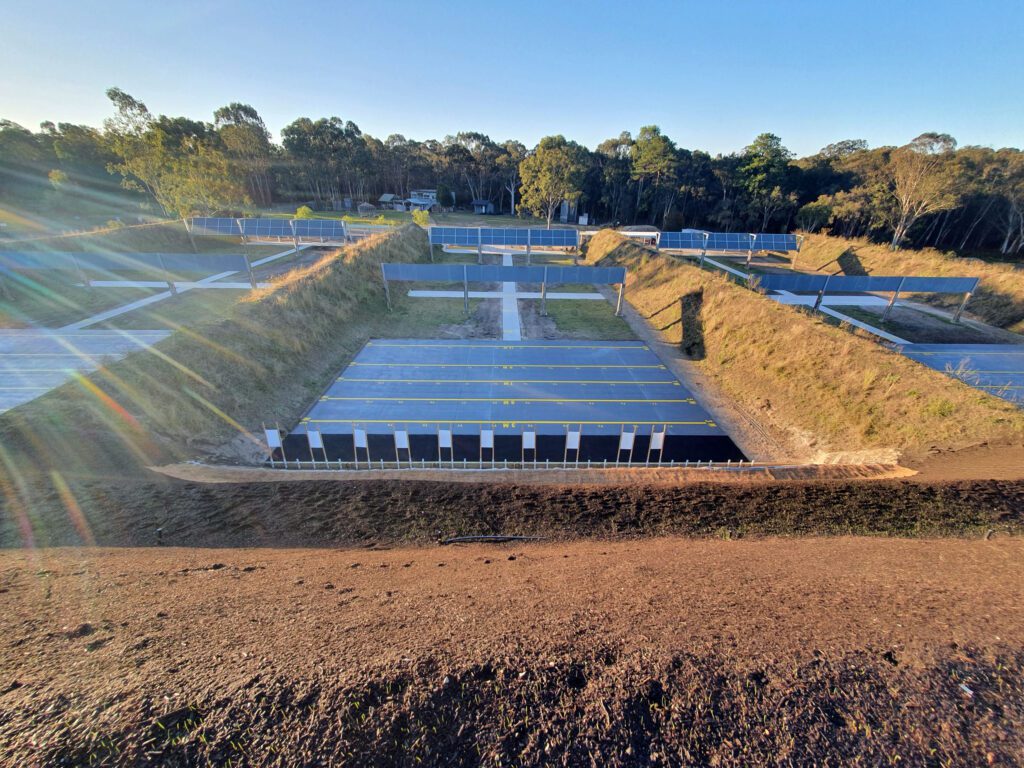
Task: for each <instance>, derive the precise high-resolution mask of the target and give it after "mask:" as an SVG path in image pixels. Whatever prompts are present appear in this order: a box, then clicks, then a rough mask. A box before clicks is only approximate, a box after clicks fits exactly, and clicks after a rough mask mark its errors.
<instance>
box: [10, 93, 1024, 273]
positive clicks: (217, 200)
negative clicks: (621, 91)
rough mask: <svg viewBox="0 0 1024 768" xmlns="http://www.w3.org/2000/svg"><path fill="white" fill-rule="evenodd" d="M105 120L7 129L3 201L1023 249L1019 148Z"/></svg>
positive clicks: (228, 112) (947, 140)
mask: <svg viewBox="0 0 1024 768" xmlns="http://www.w3.org/2000/svg"><path fill="white" fill-rule="evenodd" d="M107 96H108V98H109V99H110V101H111V105H112V108H113V114H112V116H111V117H110V118H109V119H107V120H106V121H104V124H103V126H102V128H99V129H98V128H93V127H89V126H84V125H73V124H68V123H59V124H54V123H43V124H42V126H41V127H40V130H39V131H31V130H28V129H26V128H24V127H22V126H19V125H16V124H14V123H12V122H10V121H7V120H3V121H0V204H3V205H4V206H7V207H10V208H13V209H15V210H16V209H18V208H23V209H25V210H26V211H40V212H51V213H55V214H56V213H60V212H74V211H75V210H76V206H92V207H93V208H95V207H98V206H103V205H104V204H106V205H111V204H112V203H114V202H122V203H123V201H124V197H125V195H129V196H131V197H133V198H134V199H133V202H137V203H138V204H140V205H141V206H142V207H143V208H148V209H150V210H152V211H154V212H157V213H161V214H164V215H169V216H187V215H191V214H214V213H228V212H230V213H243V212H247V211H252V210H259V209H263V208H266V207H267V206H269V205H271V204H273V203H282V202H284V203H287V202H306V201H313V202H314V203H315V205H316V206H318V207H323V208H327V207H331V206H332V205H333V204H335V203H336V202H337V201H341V200H344V199H348V200H351V201H355V202H359V201H368V202H371V203H373V202H376V201H377V200H378V199H379V197H380V195H382V194H384V193H392V194H395V195H398V196H400V197H403V198H404V197H408V196H409V195H410V193H411V192H412V191H413V190H416V189H424V188H429V189H436V190H437V191H438V200H439V203H440V205H441V206H442V207H444V208H462V207H467V206H469V205H470V204H471V203H472V202H473V201H481V200H483V201H489V202H490V203H492V204H493V205H494V206H495V209H496V210H497V211H498V212H501V213H508V214H512V215H514V214H517V213H531V214H533V215H537V216H541V217H543V218H545V219H546V220H547V221H548V222H549V223H550V222H551V221H552V220H553V219H554V218H555V217H556V216H557V213H558V210H559V208H560V207H561V205H562V202H563V201H569V202H571V203H574V204H575V206H576V208H577V210H578V211H579V212H580V213H587V214H589V216H590V220H591V222H592V223H602V224H612V225H618V226H623V225H636V224H648V225H654V226H657V227H660V228H663V229H667V230H678V229H681V228H686V227H693V228H697V229H714V230H720V231H768V232H770V231H790V230H792V229H796V228H799V229H802V230H804V231H810V232H822V231H824V232H829V233H832V234H838V235H844V236H849V237H857V236H864V237H868V238H872V239H875V240H885V241H888V242H889V243H890V244H891V245H892V247H893V248H899V247H902V246H904V245H913V246H918V247H920V246H926V245H930V246H935V247H938V248H945V249H956V250H961V251H981V250H989V251H999V252H1000V253H1002V254H1006V255H1015V254H1020V253H1021V251H1022V250H1024V153H1022V152H1021V151H1020V150H1019V149H1013V148H1006V149H999V150H993V149H989V148H985V147H976V146H965V147H958V146H957V143H956V141H955V140H954V139H953V138H952V137H951V136H949V135H947V134H940V133H926V134H922V135H921V136H919V137H917V138H916V139H914V140H913V141H911V142H910V143H908V144H906V145H904V146H899V147H892V146H887V147H876V148H871V147H868V145H867V143H866V142H864V141H861V140H847V141H840V142H837V143H834V144H829V145H828V146H826V147H825V148H823V149H822V150H821V151H819V152H818V153H816V154H814V155H811V156H809V157H802V158H797V157H795V156H794V155H793V153H792V152H790V151H789V150H788V149H787V148H786V147H785V146H784V145H783V143H782V140H781V139H780V138H779V137H777V136H775V135H773V134H770V133H763V134H761V135H759V136H757V137H756V138H755V139H754V140H753V141H752V142H751V144H750V145H749V146H747V147H746V148H744V149H743V151H742V152H738V153H732V154H728V155H715V156H712V155H711V154H709V153H707V152H704V151H702V150H699V149H686V148H683V147H680V146H678V145H677V144H676V143H675V142H674V141H673V140H672V139H671V138H670V137H668V136H666V135H665V134H663V133H662V132H661V130H660V129H659V128H658V127H657V126H645V127H643V128H641V129H640V130H639V132H637V134H636V135H633V134H631V133H629V132H623V133H621V134H619V135H618V136H616V137H613V138H610V139H607V140H606V141H603V142H601V143H600V144H599V145H598V146H597V147H596V148H594V149H589V148H587V147H584V146H582V145H580V144H578V143H576V142H574V141H571V140H569V139H566V138H565V137H563V136H548V137H545V138H544V139H542V140H541V141H540V142H539V143H538V144H537V146H536V147H533V148H527V147H526V146H525V145H524V144H523V143H522V142H519V141H516V140H514V139H510V140H507V141H503V142H498V141H494V140H492V139H491V138H490V137H489V136H486V135H484V134H482V133H478V132H461V133H458V134H455V135H454V136H446V137H445V138H444V139H441V140H436V139H428V140H426V141H414V140H411V139H407V138H405V137H404V136H402V135H400V134H392V135H391V136H388V137H387V138H385V139H380V138H377V137H374V136H371V135H369V134H367V133H364V132H362V131H361V130H360V129H359V126H358V125H356V124H355V123H353V122H352V121H344V120H341V119H340V118H337V117H330V118H319V119H316V120H314V119H311V118H307V117H301V118H299V119H297V120H295V121H294V122H292V123H290V124H289V125H287V126H285V127H284V129H283V130H282V131H281V142H280V144H277V143H275V142H273V141H272V140H271V135H270V133H269V131H268V130H267V128H266V125H265V124H264V122H263V120H262V118H261V117H260V116H259V114H258V112H257V111H256V110H255V109H253V108H252V107H251V106H249V105H247V104H240V103H232V104H229V105H227V106H225V107H222V108H221V109H218V110H217V111H216V112H215V113H214V114H213V120H212V122H205V121H197V120H193V119H190V118H187V117H169V116H167V115H154V114H152V113H151V112H150V111H149V109H148V108H147V107H146V105H145V104H144V103H143V102H141V101H139V100H138V99H135V98H134V97H132V96H131V95H129V94H127V93H125V92H124V91H122V90H120V89H117V88H111V89H110V90H109V91H107Z"/></svg>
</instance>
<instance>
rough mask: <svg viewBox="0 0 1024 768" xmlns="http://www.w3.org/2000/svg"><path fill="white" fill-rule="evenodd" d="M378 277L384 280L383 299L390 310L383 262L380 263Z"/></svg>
mask: <svg viewBox="0 0 1024 768" xmlns="http://www.w3.org/2000/svg"><path fill="white" fill-rule="evenodd" d="M380 277H381V280H383V281H384V300H385V301H386V302H387V304H388V312H390V311H391V291H390V290H388V277H387V275H386V274H385V273H384V262H383V261H382V262H381V263H380Z"/></svg>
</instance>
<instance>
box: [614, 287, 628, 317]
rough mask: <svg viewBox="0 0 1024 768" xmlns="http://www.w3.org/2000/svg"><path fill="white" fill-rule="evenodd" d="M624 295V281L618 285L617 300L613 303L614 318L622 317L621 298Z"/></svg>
mask: <svg viewBox="0 0 1024 768" xmlns="http://www.w3.org/2000/svg"><path fill="white" fill-rule="evenodd" d="M625 293H626V281H625V280H623V281H622V282H621V283H619V299H618V301H616V302H615V316H616V317H622V297H623V296H624V295H625Z"/></svg>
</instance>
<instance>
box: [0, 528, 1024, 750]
mask: <svg viewBox="0 0 1024 768" xmlns="http://www.w3.org/2000/svg"><path fill="white" fill-rule="evenodd" d="M1022 547H1024V542H1021V541H1020V540H1014V539H1001V540H996V541H974V542H964V541H927V542H913V541H891V540H879V539H832V540H803V541H791V540H769V541H762V542H721V541H705V542H692V541H683V540H678V539H658V540H653V541H649V542H646V543H645V544H644V545H643V546H639V545H637V544H636V543H632V542H621V543H602V542H578V543H573V544H546V545H531V546H515V547H491V548H487V547H483V546H471V547H459V548H443V549H440V548H419V549H396V550H388V551H381V550H367V549H362V550H313V551H298V552H295V551H292V552H288V551H267V550H244V549H236V550H177V549H170V550H119V551H117V550H109V551H104V550H95V549H81V550H69V551H45V550H44V551H39V552H34V553H28V552H17V553H11V552H6V553H0V589H3V590H4V602H5V610H4V612H3V613H2V615H0V635H2V636H3V637H4V638H5V642H4V643H3V644H2V645H0V673H2V675H3V677H2V678H0V682H2V685H0V701H2V704H3V715H2V716H0V762H3V763H4V764H9V765H16V764H17V765H24V764H42V765H148V764H159V765H208V764H213V765H223V764H227V763H229V762H230V763H231V764H235V765H297V764H305V765H312V764H321V765H328V764H330V765H359V766H363V765H379V766H390V765H409V766H414V765H453V766H471V765H494V766H497V765H522V766H548V765H564V766H580V765H583V766H586V765H595V764H596V765H611V766H635V765H722V766H750V765H839V764H843V765H847V764H860V765H881V764H890V763H891V762H894V761H896V759H897V758H898V762H899V764H901V765H910V766H919V765H920V766H931V765H985V764H996V765H1016V764H1019V763H1020V761H1021V760H1022V758H1024V731H1022V729H1021V728H1020V724H1021V723H1022V722H1024V704H1022V702H1024V673H1022V669H1024V649H1022V647H1021V645H1020V642H1019V638H1020V637H1021V630H1022V629H1024V627H1022V626H1021V614H1020V611H1019V605H1020V601H1021V598H1022V589H1024V582H1022V577H1021V572H1020V569H1019V568H1017V567H1016V563H1017V562H1019V560H1020V558H1021V556H1022V555H1024V551H1022Z"/></svg>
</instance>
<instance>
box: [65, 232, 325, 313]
mask: <svg viewBox="0 0 1024 768" xmlns="http://www.w3.org/2000/svg"><path fill="white" fill-rule="evenodd" d="M308 247H309V246H308V245H300V246H299V247H298V249H295V248H289V249H288V250H287V251H281V253H275V254H273V255H272V256H266V257H264V258H262V259H257V260H256V261H254V262H252V266H254V267H259V266H262V265H264V264H269V263H270V262H272V261H276V260H277V259H283V258H284V257H285V256H291V255H292V254H293V253H296V252H297V250H298V251H301V250H304V249H305V248H308ZM237 274H238V270H231V271H230V272H220V273H218V274H216V275H210V276H209V277H204V278H203V279H202V280H198V281H196V284H195V285H193V286H192V287H191V288H187V287H186V288H182V289H180V290H179V291H178V293H185V292H186V291H189V290H192V289H193V288H196V287H200V286H202V287H209V284H210V283H216V282H217V281H219V280H223V279H224V278H225V277H231V276H232V275H237ZM184 285H187V284H184ZM245 287H246V288H248V287H249V284H248V283H246V284H245ZM173 295H174V294H173V293H171V292H170V291H169V290H168V291H161V292H160V293H154V294H153V295H152V296H147V297H146V298H144V299H138V300H137V301H132V302H129V303H127V304H123V305H121V306H120V307H114V308H113V309H108V310H106V311H105V312H98V313H97V314H95V315H92V316H91V317H87V318H85V319H84V320H79V321H78V322H76V323H69V324H68V325H65V326H64V327H63V328H61V329H60V330H62V331H78V330H81V329H83V328H88V327H89V326H91V325H98V324H100V323H103V322H106V321H107V320H110V319H111V318H113V317H118V316H119V315H125V314H128V313H129V312H134V311H135V310H137V309H142V308H143V307H148V306H149V305H150V304H156V303H157V302H159V301H164V300H165V299H169V298H171V296H173Z"/></svg>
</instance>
